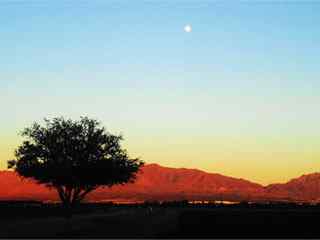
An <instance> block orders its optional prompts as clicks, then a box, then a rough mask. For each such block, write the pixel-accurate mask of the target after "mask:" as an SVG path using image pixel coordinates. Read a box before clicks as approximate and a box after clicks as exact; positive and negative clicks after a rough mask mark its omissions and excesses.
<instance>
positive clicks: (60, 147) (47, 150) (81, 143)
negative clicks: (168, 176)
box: [8, 117, 143, 212]
mask: <svg viewBox="0 0 320 240" xmlns="http://www.w3.org/2000/svg"><path fill="white" fill-rule="evenodd" d="M21 135H22V136H24V137H26V138H27V140H25V141H24V142H23V144H22V145H21V146H19V147H18V149H17V150H16V151H15V157H16V159H14V160H9V161H8V168H13V169H14V170H15V171H16V172H17V173H18V174H19V175H21V176H23V177H25V178H32V179H34V180H36V181H37V182H38V183H40V184H45V185H46V186H48V187H51V188H55V189H56V190H57V192H58V194H59V197H60V199H61V201H62V203H63V205H64V206H65V207H66V208H67V209H69V210H71V209H72V207H73V206H74V205H75V204H77V203H79V202H80V201H82V200H83V199H84V198H85V196H86V195H87V194H88V193H90V192H91V191H93V190H95V189H97V188H98V187H99V186H108V187H110V186H112V185H115V184H125V183H127V182H133V181H134V179H135V177H136V173H137V172H138V171H139V168H140V167H141V166H142V165H143V162H142V161H141V160H139V159H138V158H134V159H131V158H129V156H128V154H127V152H126V150H124V149H123V148H122V147H121V145H120V141H121V140H122V136H117V135H112V134H110V133H109V132H107V131H106V130H105V128H104V127H101V124H100V123H99V122H98V121H96V120H93V119H89V118H87V117H82V118H81V119H80V120H79V121H73V120H70V119H67V120H66V119H64V118H62V117H61V118H54V119H52V120H48V119H45V126H41V125H40V124H38V123H34V124H33V125H32V126H31V127H30V128H25V129H24V130H23V132H22V134H21ZM69 212H71V211H69Z"/></svg>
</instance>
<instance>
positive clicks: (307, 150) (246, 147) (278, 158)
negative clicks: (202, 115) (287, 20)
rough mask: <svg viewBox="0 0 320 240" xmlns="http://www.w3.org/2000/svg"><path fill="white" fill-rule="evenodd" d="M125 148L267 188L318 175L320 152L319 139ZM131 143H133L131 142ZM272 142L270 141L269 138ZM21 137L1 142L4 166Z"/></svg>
mask: <svg viewBox="0 0 320 240" xmlns="http://www.w3.org/2000/svg"><path fill="white" fill-rule="evenodd" d="M126 139H128V140H125V141H124V144H123V145H124V147H125V148H127V150H128V152H129V154H130V155H131V156H132V157H140V158H141V159H143V160H144V161H145V162H146V163H147V164H148V163H158V164H159V165H162V166H167V167H173V168H193V169H199V170H203V171H206V172H210V173H219V174H222V175H226V176H230V177H235V178H243V179H246V180H249V181H252V182H256V183H260V184H263V185H267V184H271V183H284V182H287V181H288V180H290V179H292V178H296V177H299V176H301V175H303V174H308V173H313V172H318V171H319V169H320V162H319V161H318V159H319V158H320V153H319V151H317V150H316V139H314V141H312V142H311V141H310V142H309V143H308V144H307V143H305V144H302V142H303V141H304V139H303V138H300V140H299V142H293V139H295V140H296V138H293V139H286V141H284V140H283V139H282V140H281V139H278V141H275V140H273V141H269V142H268V141H266V139H267V138H251V139H249V138H246V139H244V138H243V139H241V138H236V137H233V138H227V137H219V138H216V139H213V138H209V137H192V138H191V137H189V138H186V137H184V138H183V139H181V138H173V137H171V138H165V137H159V136H158V137H155V136H153V137H152V139H150V140H148V141H147V140H146V138H141V139H142V140H145V141H139V138H138V137H137V136H130V138H129V137H127V138H126ZM129 140H130V141H129ZM269 140H270V138H269ZM20 142H21V139H20V138H7V141H0V166H1V169H6V161H7V160H9V159H12V158H13V152H14V149H15V148H16V146H18V145H19V143H20Z"/></svg>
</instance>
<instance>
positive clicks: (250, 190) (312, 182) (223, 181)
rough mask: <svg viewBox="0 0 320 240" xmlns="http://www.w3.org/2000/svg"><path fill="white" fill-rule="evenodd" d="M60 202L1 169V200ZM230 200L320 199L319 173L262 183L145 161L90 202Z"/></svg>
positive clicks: (48, 191) (94, 194) (50, 193)
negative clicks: (131, 177)
mask: <svg viewBox="0 0 320 240" xmlns="http://www.w3.org/2000/svg"><path fill="white" fill-rule="evenodd" d="M9 199H10V200H17V199H21V200H43V201H57V200H59V199H58V196H57V193H56V192H55V191H54V189H48V188H46V187H45V186H43V185H39V184H36V183H35V182H34V181H32V180H28V179H23V178H21V177H19V176H18V175H17V174H16V173H14V172H13V171H7V170H3V171H0V200H9ZM117 199H123V200H130V201H148V200H149V201H150V200H183V199H188V200H231V201H270V200H287V201H320V173H317V172H316V173H311V174H303V175H302V176H300V177H297V178H293V179H291V180H290V181H288V182H286V183H274V184H269V185H266V186H263V185H261V184H259V183H255V182H251V181H249V180H246V179H243V178H234V177H230V176H225V175H222V174H219V173H208V172H205V171H203V170H199V169H188V168H172V167H164V166H161V165H159V164H156V163H152V164H146V165H145V166H144V167H143V168H142V169H141V171H140V172H139V173H138V174H137V179H136V181H135V182H134V183H128V184H126V185H123V186H113V187H111V188H102V187H101V188H98V189H97V190H96V191H94V192H92V193H90V194H89V195H88V198H87V200H89V201H107V200H110V201H114V200H117Z"/></svg>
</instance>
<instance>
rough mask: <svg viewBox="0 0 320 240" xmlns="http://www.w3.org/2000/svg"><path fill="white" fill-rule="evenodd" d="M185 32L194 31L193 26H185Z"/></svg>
mask: <svg viewBox="0 0 320 240" xmlns="http://www.w3.org/2000/svg"><path fill="white" fill-rule="evenodd" d="M184 31H185V32H187V33H189V32H191V31H192V27H191V25H189V24H188V25H185V26H184Z"/></svg>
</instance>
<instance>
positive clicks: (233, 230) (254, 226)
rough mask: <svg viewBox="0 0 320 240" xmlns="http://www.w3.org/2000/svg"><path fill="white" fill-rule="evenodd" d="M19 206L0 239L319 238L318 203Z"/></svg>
mask: <svg viewBox="0 0 320 240" xmlns="http://www.w3.org/2000/svg"><path fill="white" fill-rule="evenodd" d="M28 208H30V209H29V210H28ZM37 208H38V209H37ZM24 209H25V210H19V211H17V210H16V209H15V210H14V209H13V210H12V211H10V209H8V211H4V214H2V216H1V220H0V224H1V231H0V237H1V238H59V237H61V238H319V237H320V228H319V227H318V221H317V220H318V218H319V215H320V208H319V207H317V206H313V207H301V206H299V207H288V206H285V207H283V206H278V207H266V206H264V207H263V206H262V207H244V206H233V207H231V206H220V207H207V206H180V207H177V206H169V207H163V206H152V209H151V208H150V207H148V206H99V207H91V208H86V209H82V210H80V211H78V212H76V213H75V214H74V215H73V217H72V218H71V219H67V218H65V217H63V216H61V214H60V213H59V210H58V209H53V208H52V209H51V210H48V209H46V210H43V209H39V207H34V206H33V207H32V209H31V207H28V206H25V207H24Z"/></svg>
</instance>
